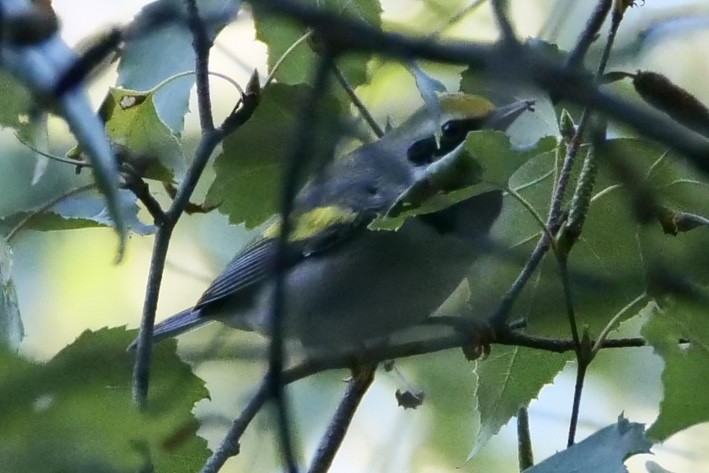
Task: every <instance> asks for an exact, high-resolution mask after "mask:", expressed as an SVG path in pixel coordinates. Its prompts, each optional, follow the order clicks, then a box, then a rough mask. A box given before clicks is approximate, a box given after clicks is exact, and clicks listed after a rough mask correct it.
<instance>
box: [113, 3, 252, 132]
mask: <svg viewBox="0 0 709 473" xmlns="http://www.w3.org/2000/svg"><path fill="white" fill-rule="evenodd" d="M196 3H197V9H198V11H199V13H200V16H201V17H202V18H207V19H211V21H210V22H206V23H205V29H206V32H207V35H208V36H209V37H210V38H212V39H213V38H214V37H216V35H217V33H218V32H219V31H221V29H222V28H223V27H224V26H225V25H226V23H227V22H228V21H229V20H231V18H233V17H234V16H235V15H236V13H237V11H238V10H239V6H240V2H238V1H235V0H197V2H196ZM164 15H179V18H186V17H187V11H186V9H185V2H184V1H182V0H157V1H154V2H152V3H149V4H148V5H146V6H145V7H144V8H143V9H142V10H141V11H140V13H138V15H137V16H136V18H135V20H134V22H135V24H136V25H140V24H141V23H143V22H145V23H147V24H150V22H152V21H153V20H154V19H157V21H160V20H159V19H160V17H161V16H164ZM215 20H217V21H215ZM194 68H195V55H194V48H193V47H192V32H191V31H190V29H189V26H188V22H187V21H171V22H169V23H168V24H165V23H164V22H162V23H161V24H160V27H159V28H155V27H152V28H150V30H149V31H146V32H144V34H137V35H133V36H132V37H130V38H129V39H128V41H126V44H125V47H124V48H123V50H122V52H121V59H120V62H119V64H118V82H117V83H118V84H120V85H121V86H122V87H125V88H127V89H133V90H150V89H152V88H153V87H155V86H156V85H158V84H159V83H161V82H163V81H164V80H165V79H167V78H169V77H172V76H174V75H176V74H179V73H181V72H186V71H193V70H194ZM194 83H195V77H194V75H188V76H185V77H182V78H180V79H178V80H175V81H172V82H170V83H169V84H166V85H165V86H164V87H161V88H160V89H159V90H158V91H157V93H156V96H155V107H156V110H157V113H158V115H159V116H160V118H161V119H162V120H163V121H164V123H165V124H166V125H167V126H168V127H169V128H170V129H171V130H172V131H174V132H175V133H177V134H178V135H179V134H180V133H181V132H182V128H183V121H184V116H185V113H187V110H188V102H189V95H190V90H191V89H192V86H193V85H194Z"/></svg>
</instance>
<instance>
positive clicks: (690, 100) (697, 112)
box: [633, 71, 709, 136]
mask: <svg viewBox="0 0 709 473" xmlns="http://www.w3.org/2000/svg"><path fill="white" fill-rule="evenodd" d="M633 86H634V87H635V90H636V92H637V93H638V94H640V96H641V97H642V98H643V99H644V100H645V101H646V102H647V103H649V104H650V105H652V106H653V107H655V108H657V109H658V110H661V111H663V112H665V113H666V114H667V115H669V116H670V117H672V118H673V119H675V120H676V121H677V122H678V123H680V124H682V125H684V126H686V127H688V128H691V129H692V130H694V131H696V132H698V133H701V134H703V135H705V136H709V109H707V107H706V106H705V105H704V104H703V103H701V102H700V101H699V100H698V99H697V98H696V97H695V96H694V95H692V94H690V93H689V92H687V91H686V90H684V89H683V88H681V87H679V86H678V85H676V84H674V83H673V82H672V81H670V80H669V79H668V78H667V77H665V76H664V75H662V74H658V73H657V72H652V71H638V72H637V73H636V74H635V77H633Z"/></svg>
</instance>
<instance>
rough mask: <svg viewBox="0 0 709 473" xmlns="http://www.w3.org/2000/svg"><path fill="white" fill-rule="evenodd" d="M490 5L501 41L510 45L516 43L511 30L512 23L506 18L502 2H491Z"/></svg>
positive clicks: (493, 0)
mask: <svg viewBox="0 0 709 473" xmlns="http://www.w3.org/2000/svg"><path fill="white" fill-rule="evenodd" d="M491 3H492V12H493V13H494V14H495V20H497V27H498V28H499V29H500V36H502V41H503V42H506V43H510V44H515V43H517V37H516V36H515V32H514V28H512V23H510V19H509V18H508V17H507V12H506V11H505V6H504V4H503V2H502V0H492V2H491Z"/></svg>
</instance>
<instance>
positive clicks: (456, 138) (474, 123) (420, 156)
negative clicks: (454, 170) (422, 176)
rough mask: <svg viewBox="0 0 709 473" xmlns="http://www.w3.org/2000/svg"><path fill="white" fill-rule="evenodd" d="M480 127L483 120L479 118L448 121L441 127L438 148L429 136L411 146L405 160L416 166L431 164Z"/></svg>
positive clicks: (433, 139) (434, 139)
mask: <svg viewBox="0 0 709 473" xmlns="http://www.w3.org/2000/svg"><path fill="white" fill-rule="evenodd" d="M482 125H483V120H482V119H479V118H470V119H465V120H449V121H447V122H446V123H444V124H443V126H442V127H441V137H440V146H436V138H435V137H434V136H429V137H427V138H424V139H421V140H418V141H417V142H415V143H414V144H413V145H411V147H410V148H409V150H408V152H407V158H408V160H409V161H410V162H411V163H412V164H414V165H416V166H423V165H427V164H431V163H432V162H434V161H435V160H436V159H437V158H440V157H441V156H445V155H446V154H448V153H450V152H451V151H453V150H454V149H455V148H456V147H457V146H458V145H460V144H461V143H462V142H463V141H464V140H465V137H466V136H467V134H468V132H470V131H473V130H479V129H480V128H482Z"/></svg>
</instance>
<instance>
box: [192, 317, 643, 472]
mask: <svg viewBox="0 0 709 473" xmlns="http://www.w3.org/2000/svg"><path fill="white" fill-rule="evenodd" d="M469 342H470V338H469V337H468V336H466V335H465V334H459V333H454V334H452V335H449V336H445V337H438V338H434V339H430V340H424V341H417V342H407V343H402V344H399V345H392V346H379V347H376V348H375V347H372V348H370V349H368V350H367V351H366V352H361V351H357V350H354V351H346V352H343V353H336V354H327V355H324V356H321V357H313V358H309V359H306V360H305V361H303V362H301V363H299V364H298V365H296V366H293V367H291V368H288V369H286V370H284V371H283V376H282V382H283V384H284V385H288V384H291V383H294V382H296V381H298V380H301V379H304V378H307V377H309V376H313V375H315V374H318V373H322V372H325V371H330V370H337V369H349V368H350V367H351V366H352V360H353V359H358V360H360V362H361V363H364V364H371V365H374V364H377V363H380V362H382V361H386V360H392V359H398V358H406V357H410V356H419V355H426V354H430V353H435V352H438V351H442V350H449V349H451V348H460V347H461V346H463V344H466V343H469ZM493 343H497V344H500V345H510V346H519V347H526V348H532V349H538V350H543V351H548V352H551V353H565V352H568V351H572V350H574V349H575V346H574V342H573V341H572V340H558V339H551V338H543V337H534V336H530V335H526V334H523V333H519V332H514V331H507V332H502V333H498V334H497V339H496V340H495V341H494V342H493ZM646 345H647V343H646V341H645V339H643V338H641V337H633V338H620V339H611V340H606V341H605V342H604V343H603V344H602V347H601V348H602V349H609V348H630V347H644V346H646ZM269 382H270V381H269V379H268V376H266V377H265V378H264V380H263V381H262V382H261V384H260V385H259V388H258V389H257V391H256V392H255V393H254V394H253V395H252V396H251V398H250V399H249V403H248V404H247V406H246V407H245V408H244V410H243V411H242V412H241V413H240V414H239V416H238V417H237V418H236V419H235V420H234V422H232V425H231V427H230V428H229V431H228V432H227V434H226V435H225V437H224V438H223V439H222V442H221V443H220V445H219V446H218V447H217V449H216V450H215V451H214V453H213V454H212V456H211V457H210V458H209V459H208V460H207V463H206V464H205V466H204V468H203V469H202V472H201V473H216V472H217V471H219V469H220V468H221V467H222V466H223V465H224V463H225V462H226V461H227V460H228V459H229V457H231V456H234V455H236V454H238V453H239V440H240V439H241V436H242V435H243V433H244V432H245V431H246V428H247V427H248V425H249V423H250V422H251V421H252V420H253V419H254V417H255V416H256V414H257V413H258V412H259V411H260V410H261V408H262V407H263V406H264V404H265V403H266V402H267V401H268V399H269V396H270V394H269V393H270V388H269Z"/></svg>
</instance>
